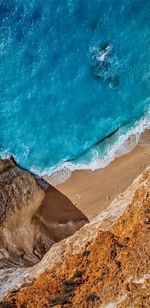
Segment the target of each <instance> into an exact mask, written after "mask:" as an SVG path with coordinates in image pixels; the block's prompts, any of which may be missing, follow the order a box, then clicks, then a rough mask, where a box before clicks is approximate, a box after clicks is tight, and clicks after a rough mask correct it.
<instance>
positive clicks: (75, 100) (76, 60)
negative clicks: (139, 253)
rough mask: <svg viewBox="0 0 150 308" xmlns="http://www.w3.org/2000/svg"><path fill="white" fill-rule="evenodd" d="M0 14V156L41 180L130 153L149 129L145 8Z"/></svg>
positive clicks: (49, 5) (119, 5) (85, 5)
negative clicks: (10, 157)
mask: <svg viewBox="0 0 150 308" xmlns="http://www.w3.org/2000/svg"><path fill="white" fill-rule="evenodd" d="M0 8H1V15H0V37H1V45H0V53H1V66H0V74H1V83H2V84H1V88H2V91H1V97H0V99H1V103H0V107H1V113H0V151H1V156H3V157H4V156H7V155H8V154H12V155H13V156H14V157H15V158H16V160H17V162H18V163H19V164H20V165H21V166H23V167H25V168H27V169H29V170H31V171H33V172H36V173H38V174H41V175H43V174H51V173H52V172H54V171H56V170H60V169H62V168H64V167H67V168H69V170H70V171H69V172H71V171H72V170H74V169H78V168H91V169H96V168H100V167H104V166H105V165H107V164H108V163H109V162H110V161H112V160H113V159H114V158H115V157H116V156H119V155H121V154H122V153H124V152H126V151H128V150H129V149H131V148H132V147H133V146H134V145H135V144H136V143H137V141H138V139H139V135H140V133H141V132H142V131H143V130H144V129H145V128H147V127H150V116H149V114H148V109H149V106H150V103H149V97H150V94H149V93H150V58H149V54H150V19H149V11H150V1H149V0H145V1H140V0H139V1H135V0H130V1H126V0H123V1H120V0H118V1H117V0H115V1H113V0H110V1H104V0H103V1H98V0H94V1H90V0H88V1H84V0H80V1H79V0H75V1H71V0H68V1H67V0H64V1H61V2H60V1H57V0H56V1H48V2H45V3H43V2H42V1H40V0H38V1H35V0H32V1H30V2H27V1H25V2H24V3H23V2H20V1H19V0H13V1H7V2H2V1H0ZM116 129H118V131H117V132H116V134H115V135H113V136H111V138H108V139H105V140H104V141H103V142H100V141H101V140H103V139H104V138H105V137H107V136H109V135H110V134H111V133H113V132H114V131H115V130H116ZM129 136H131V137H130V142H128V141H129ZM133 136H134V137H133Z"/></svg>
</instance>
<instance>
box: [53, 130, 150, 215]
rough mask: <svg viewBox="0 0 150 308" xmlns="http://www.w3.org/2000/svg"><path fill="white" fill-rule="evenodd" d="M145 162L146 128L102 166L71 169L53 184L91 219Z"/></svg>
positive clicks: (148, 152)
mask: <svg viewBox="0 0 150 308" xmlns="http://www.w3.org/2000/svg"><path fill="white" fill-rule="evenodd" d="M148 165H150V130H149V129H146V130H145V131H144V133H143V134H142V135H141V137H140V140H139V142H138V144H137V146H136V147H135V148H134V149H133V150H132V151H131V152H129V153H127V154H124V155H122V156H120V157H118V158H116V159H115V160H114V161H112V162H111V163H110V164H109V165H107V166H106V167H104V168H103V169H97V170H94V171H92V170H75V171H73V172H72V174H71V176H70V177H69V179H67V180H66V181H65V182H64V183H60V184H56V185H54V184H53V186H54V187H55V188H57V189H58V191H60V192H61V193H63V194H64V195H66V196H67V197H68V198H69V199H70V200H71V201H72V203H73V204H74V205H75V206H76V207H77V208H78V209H79V210H80V211H81V212H82V213H83V214H84V215H86V216H87V218H88V219H92V218H93V217H94V216H96V215H98V214H100V213H101V211H103V210H104V209H106V208H107V207H108V205H109V204H110V203H111V201H112V200H113V199H114V198H115V197H116V196H117V195H118V194H121V193H122V192H123V191H124V190H125V189H126V188H127V187H128V186H129V185H130V184H131V183H132V181H133V180H134V179H135V178H136V177H137V176H138V175H139V174H140V173H141V172H142V171H143V170H144V169H145V168H146V167H147V166H148Z"/></svg>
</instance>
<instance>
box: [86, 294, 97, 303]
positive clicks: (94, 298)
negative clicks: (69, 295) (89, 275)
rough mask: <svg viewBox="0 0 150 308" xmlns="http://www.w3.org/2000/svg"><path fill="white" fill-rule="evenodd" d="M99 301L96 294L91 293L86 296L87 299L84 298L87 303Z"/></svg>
mask: <svg viewBox="0 0 150 308" xmlns="http://www.w3.org/2000/svg"><path fill="white" fill-rule="evenodd" d="M98 299H99V296H97V295H96V293H91V294H90V295H88V297H87V298H86V301H87V302H95V301H96V300H98Z"/></svg>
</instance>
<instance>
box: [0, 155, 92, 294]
mask: <svg viewBox="0 0 150 308" xmlns="http://www.w3.org/2000/svg"><path fill="white" fill-rule="evenodd" d="M49 195H50V198H49ZM47 196H48V198H47ZM52 196H53V198H52ZM55 199H57V200H59V204H60V205H62V206H65V207H66V208H69V210H68V213H70V212H71V210H70V208H71V209H72V212H73V213H74V220H71V218H70V216H69V214H67V210H66V217H65V223H64V224H63V221H64V217H62V216H61V217H60V219H59V221H57V220H56V219H55V220H54V217H52V213H53V212H54V209H55ZM75 214H76V215H75ZM64 215H65V214H64ZM53 216H54V215H53ZM52 218H53V219H52ZM85 222H87V219H86V217H85V216H84V215H82V213H79V211H78V210H76V209H74V207H72V204H71V202H70V200H69V199H67V198H66V197H65V196H63V195H62V194H61V193H59V192H58V191H56V189H54V188H53V187H52V186H51V185H49V184H47V183H45V182H44V181H42V180H41V179H36V178H35V177H34V176H33V175H32V174H30V173H29V172H27V171H24V170H22V169H21V168H19V167H18V166H17V165H16V163H15V161H14V160H13V158H10V159H6V160H0V270H3V269H8V268H9V269H10V271H12V272H14V269H12V268H18V267H20V266H26V267H27V266H33V265H34V264H36V263H37V262H39V261H40V260H41V259H42V257H43V256H44V254H45V253H46V252H47V251H48V250H49V248H50V247H51V246H52V245H53V244H54V243H55V242H57V241H59V240H61V239H62V238H65V237H67V236H68V235H70V234H73V233H74V232H75V231H76V230H78V229H79V228H80V227H81V226H83V225H84V224H85ZM56 229H57V230H56ZM4 272H5V273H6V270H5V271H4ZM4 272H3V273H4ZM1 274H2V272H1V273H0V280H1V276H2V275H1ZM8 276H9V275H8ZM1 289H2V285H1V287H0V291H1Z"/></svg>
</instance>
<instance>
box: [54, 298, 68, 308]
mask: <svg viewBox="0 0 150 308" xmlns="http://www.w3.org/2000/svg"><path fill="white" fill-rule="evenodd" d="M69 303H70V302H69V300H68V299H67V298H63V297H60V296H57V297H56V298H54V299H53V300H50V302H49V304H50V307H55V306H57V305H65V304H69Z"/></svg>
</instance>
